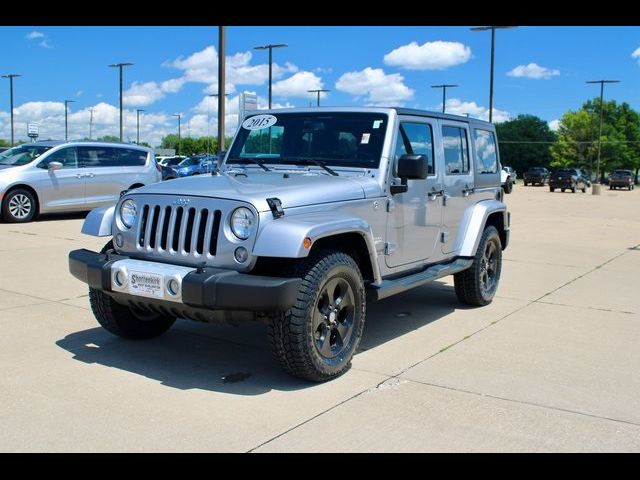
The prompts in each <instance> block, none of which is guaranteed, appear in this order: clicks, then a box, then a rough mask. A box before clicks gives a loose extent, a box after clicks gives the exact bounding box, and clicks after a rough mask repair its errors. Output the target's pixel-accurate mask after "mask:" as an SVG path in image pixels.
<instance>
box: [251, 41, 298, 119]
mask: <svg viewBox="0 0 640 480" xmlns="http://www.w3.org/2000/svg"><path fill="white" fill-rule="evenodd" d="M288 46H289V45H287V44H285V43H275V44H269V45H261V46H259V47H253V49H254V50H269V108H271V84H272V81H273V75H272V70H271V69H272V64H273V49H274V48H284V47H288Z"/></svg>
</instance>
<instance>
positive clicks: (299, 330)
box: [263, 250, 366, 382]
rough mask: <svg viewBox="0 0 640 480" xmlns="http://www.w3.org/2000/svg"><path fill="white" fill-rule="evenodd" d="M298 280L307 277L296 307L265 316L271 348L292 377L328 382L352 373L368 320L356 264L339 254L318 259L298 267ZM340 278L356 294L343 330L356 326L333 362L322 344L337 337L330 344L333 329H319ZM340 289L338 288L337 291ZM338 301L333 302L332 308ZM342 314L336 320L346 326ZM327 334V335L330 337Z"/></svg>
mask: <svg viewBox="0 0 640 480" xmlns="http://www.w3.org/2000/svg"><path fill="white" fill-rule="evenodd" d="M294 275H295V276H298V277H300V278H302V284H301V285H300V289H299V291H298V296H297V300H296V303H295V305H294V306H293V307H291V308H290V309H289V310H287V311H286V312H278V313H268V314H263V315H264V316H266V317H267V319H268V330H267V334H268V339H269V343H270V344H271V348H272V351H273V353H274V355H275V357H276V358H277V359H278V361H279V362H280V364H281V366H282V367H283V368H284V370H285V371H287V372H288V373H289V374H291V375H293V376H295V377H298V378H301V379H304V380H310V381H314V382H325V381H327V380H331V379H333V378H335V377H338V376H339V375H342V374H343V373H344V372H346V371H347V370H348V369H349V368H350V366H351V359H352V358H353V355H354V353H355V351H356V349H357V348H358V344H359V343H360V338H361V337H362V331H363V329H364V321H365V316H366V296H365V290H364V280H363V278H362V274H361V273H360V269H359V268H358V265H357V263H356V262H355V261H354V259H353V258H352V257H351V256H349V255H347V254H345V253H343V252H340V251H336V250H323V251H318V252H317V253H315V254H312V255H311V256H310V257H309V258H307V259H306V260H305V261H304V262H302V263H301V264H299V265H298V266H296V267H295V272H294ZM336 279H337V282H339V283H338V285H341V287H340V288H346V287H345V286H346V285H347V284H348V288H350V290H349V289H348V288H347V289H346V290H345V291H347V292H350V293H351V295H352V297H353V298H352V307H351V310H350V312H351V313H350V314H349V313H347V314H346V315H349V316H348V317H346V318H345V319H344V320H345V323H340V324H341V325H342V326H343V328H344V326H347V325H350V330H349V331H348V334H346V335H345V336H346V337H347V340H346V342H344V343H343V344H342V345H338V344H337V341H338V340H336V345H337V348H336V356H335V357H333V358H327V357H326V356H324V355H323V354H321V348H320V346H319V345H320V344H323V345H324V342H322V338H324V339H325V341H327V342H329V343H330V341H331V339H332V338H334V337H333V336H331V335H333V333H330V334H329V338H328V339H327V333H326V332H333V330H329V329H327V328H326V326H327V324H324V323H322V322H321V323H320V324H318V325H315V324H316V323H317V319H318V318H321V317H322V315H321V312H322V311H323V308H324V307H326V305H325V303H326V301H325V300H326V299H327V298H328V297H326V296H324V293H325V289H326V288H328V287H330V286H331V285H332V284H333V283H332V282H333V281H335V280H336ZM338 290H339V288H337V287H336V289H335V290H334V292H335V291H338ZM343 293H344V292H343ZM339 298H340V297H339ZM323 299H324V300H323ZM335 300H336V299H333V300H331V302H330V305H333V303H335ZM342 302H346V304H347V305H348V304H349V299H348V294H347V295H343V297H342V298H341V300H340V302H339V303H338V305H339V304H342ZM338 305H336V306H338ZM347 308H349V307H347ZM345 310H346V308H345ZM340 312H342V310H340ZM318 314H320V317H318V316H317V315H318ZM314 315H315V316H316V317H315V319H314ZM341 315H342V313H340V314H338V315H335V317H334V318H337V320H336V321H337V322H340V320H339V318H340V317H341ZM325 318H327V317H325ZM321 332H325V333H324V337H323V334H322V333H321ZM336 338H340V339H341V338H342V337H336ZM331 348H333V347H331Z"/></svg>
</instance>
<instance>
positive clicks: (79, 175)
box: [76, 173, 84, 178]
mask: <svg viewBox="0 0 640 480" xmlns="http://www.w3.org/2000/svg"><path fill="white" fill-rule="evenodd" d="M82 177H84V175H83V174H82V173H76V178H82Z"/></svg>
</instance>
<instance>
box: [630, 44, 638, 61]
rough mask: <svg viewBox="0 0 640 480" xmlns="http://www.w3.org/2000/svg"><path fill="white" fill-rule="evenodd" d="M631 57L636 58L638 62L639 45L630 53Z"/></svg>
mask: <svg viewBox="0 0 640 480" xmlns="http://www.w3.org/2000/svg"><path fill="white" fill-rule="evenodd" d="M631 58H637V59H638V63H639V64H640V47H638V48H636V49H635V50H634V51H633V53H632V54H631Z"/></svg>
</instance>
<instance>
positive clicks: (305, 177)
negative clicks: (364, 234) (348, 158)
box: [134, 172, 381, 212]
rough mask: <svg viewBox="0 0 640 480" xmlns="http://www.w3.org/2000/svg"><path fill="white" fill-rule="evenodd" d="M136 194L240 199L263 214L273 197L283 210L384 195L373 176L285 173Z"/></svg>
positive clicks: (190, 182)
mask: <svg viewBox="0 0 640 480" xmlns="http://www.w3.org/2000/svg"><path fill="white" fill-rule="evenodd" d="M365 192H366V193H365ZM135 193H141V194H160V195H177V196H197V197H211V198H224V199H228V200H238V201H241V202H249V203H251V204H253V206H254V207H256V209H257V210H258V211H260V212H265V211H269V205H268V204H267V201H266V200H267V198H272V197H277V198H279V199H280V201H281V202H282V206H283V208H292V207H302V206H305V205H317V204H320V203H331V202H344V201H347V200H359V199H363V198H366V197H372V196H380V195H381V191H380V187H379V186H378V184H377V183H376V182H375V180H374V179H372V178H370V177H364V176H361V177H356V176H344V175H343V176H330V175H325V174H319V173H304V174H301V173H288V178H285V176H284V175H283V172H264V173H254V172H250V173H247V174H246V175H245V174H234V173H231V174H229V173H221V174H220V175H213V176H211V175H199V176H195V177H188V178H181V179H176V180H170V181H166V182H162V183H155V184H152V185H148V186H146V187H142V188H140V189H137V190H135ZM135 193H134V194H135Z"/></svg>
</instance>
